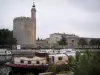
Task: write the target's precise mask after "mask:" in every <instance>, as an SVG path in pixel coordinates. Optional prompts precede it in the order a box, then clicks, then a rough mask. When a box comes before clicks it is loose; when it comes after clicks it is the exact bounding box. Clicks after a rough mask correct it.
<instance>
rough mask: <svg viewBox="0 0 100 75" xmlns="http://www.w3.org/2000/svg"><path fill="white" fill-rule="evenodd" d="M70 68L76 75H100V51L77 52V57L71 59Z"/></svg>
mask: <svg viewBox="0 0 100 75" xmlns="http://www.w3.org/2000/svg"><path fill="white" fill-rule="evenodd" d="M69 61H70V62H69V66H70V70H71V71H73V72H74V74H75V75H99V74H100V53H92V52H89V51H86V52H84V54H83V55H81V53H79V52H77V53H76V58H75V59H73V58H71V59H70V60H69Z"/></svg>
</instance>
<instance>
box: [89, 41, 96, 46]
mask: <svg viewBox="0 0 100 75" xmlns="http://www.w3.org/2000/svg"><path fill="white" fill-rule="evenodd" d="M96 42H97V40H96V39H91V40H90V41H89V45H90V46H95V45H96Z"/></svg>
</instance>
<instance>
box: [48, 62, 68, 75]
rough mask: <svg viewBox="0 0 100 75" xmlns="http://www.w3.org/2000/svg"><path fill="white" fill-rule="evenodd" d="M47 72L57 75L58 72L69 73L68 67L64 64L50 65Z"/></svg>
mask: <svg viewBox="0 0 100 75" xmlns="http://www.w3.org/2000/svg"><path fill="white" fill-rule="evenodd" d="M48 71H50V72H53V73H55V74H56V73H59V72H64V71H69V67H68V65H66V64H62V65H55V64H53V65H50V67H49V69H48Z"/></svg>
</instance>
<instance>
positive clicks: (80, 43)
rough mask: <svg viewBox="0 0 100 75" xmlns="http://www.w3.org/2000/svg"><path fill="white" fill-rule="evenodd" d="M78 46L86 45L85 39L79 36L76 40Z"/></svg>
mask: <svg viewBox="0 0 100 75" xmlns="http://www.w3.org/2000/svg"><path fill="white" fill-rule="evenodd" d="M78 45H79V46H84V45H88V43H87V41H86V40H85V39H84V38H80V39H79V42H78Z"/></svg>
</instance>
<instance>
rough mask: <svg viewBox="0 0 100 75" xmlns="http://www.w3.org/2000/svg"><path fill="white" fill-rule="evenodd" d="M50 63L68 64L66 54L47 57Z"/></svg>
mask: <svg viewBox="0 0 100 75" xmlns="http://www.w3.org/2000/svg"><path fill="white" fill-rule="evenodd" d="M49 60H50V63H54V64H59V65H61V64H68V56H67V55H66V54H52V55H49Z"/></svg>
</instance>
